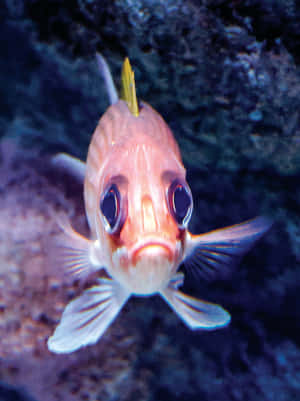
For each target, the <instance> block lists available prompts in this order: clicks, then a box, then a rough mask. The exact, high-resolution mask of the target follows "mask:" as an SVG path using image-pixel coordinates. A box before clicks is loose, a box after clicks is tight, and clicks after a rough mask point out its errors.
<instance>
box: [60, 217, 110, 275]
mask: <svg viewBox="0 0 300 401" xmlns="http://www.w3.org/2000/svg"><path fill="white" fill-rule="evenodd" d="M57 223H58V224H59V226H60V228H61V229H62V230H63V232H64V235H63V236H59V238H58V240H57V242H56V248H57V249H56V255H55V262H56V263H58V264H59V265H60V266H62V267H64V269H65V272H66V273H67V274H70V275H73V276H74V277H75V278H79V279H86V278H87V277H88V276H89V275H90V274H91V273H94V272H96V271H98V270H101V269H102V268H104V266H105V264H106V260H105V258H104V257H102V256H101V250H100V248H99V242H98V241H91V240H89V239H87V238H85V237H84V236H83V235H81V234H79V233H77V232H76V231H75V230H74V229H73V228H72V226H71V225H70V223H69V221H68V220H67V218H64V219H62V217H60V220H57Z"/></svg>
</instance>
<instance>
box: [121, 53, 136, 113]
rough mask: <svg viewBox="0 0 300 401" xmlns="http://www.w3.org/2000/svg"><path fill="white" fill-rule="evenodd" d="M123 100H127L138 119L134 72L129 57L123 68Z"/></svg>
mask: <svg viewBox="0 0 300 401" xmlns="http://www.w3.org/2000/svg"><path fill="white" fill-rule="evenodd" d="M121 79H122V99H123V100H125V102H126V103H127V106H128V108H129V110H130V111H131V113H132V114H133V115H134V116H135V117H138V115H139V106H138V102H137V98H136V92H135V81H134V72H133V70H132V68H131V65H130V62H129V59H128V57H126V58H125V60H124V63H123V68H122V76H121Z"/></svg>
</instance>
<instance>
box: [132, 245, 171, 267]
mask: <svg viewBox="0 0 300 401" xmlns="http://www.w3.org/2000/svg"><path fill="white" fill-rule="evenodd" d="M131 255H132V256H131V260H132V264H133V265H136V263H137V262H138V260H139V259H140V258H141V257H150V258H160V257H166V258H167V259H168V260H169V261H170V262H171V261H172V260H173V256H174V246H173V244H171V243H170V242H168V241H166V240H164V239H157V238H155V239H154V238H153V239H147V240H143V241H139V242H138V243H137V244H136V245H135V246H134V247H133V249H132V252H131Z"/></svg>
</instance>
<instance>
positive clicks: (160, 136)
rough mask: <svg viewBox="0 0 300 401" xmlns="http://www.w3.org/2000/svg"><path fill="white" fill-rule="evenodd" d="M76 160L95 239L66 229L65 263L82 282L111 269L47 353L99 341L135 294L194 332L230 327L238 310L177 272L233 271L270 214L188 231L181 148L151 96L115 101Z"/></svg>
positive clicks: (72, 309)
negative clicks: (155, 298) (156, 301)
mask: <svg viewBox="0 0 300 401" xmlns="http://www.w3.org/2000/svg"><path fill="white" fill-rule="evenodd" d="M100 61H101V62H102V63H104V67H106V64H105V62H104V60H103V59H101V60H100ZM112 91H113V89H112ZM113 95H114V93H113ZM112 97H113V96H112ZM63 158H64V159H63V160H64V162H66V164H68V163H69V161H70V160H71V159H72V160H73V161H72V160H71V162H70V163H75V164H76V163H77V162H76V161H74V159H73V158H71V157H68V156H63ZM77 164H78V170H81V172H82V171H84V173H82V175H83V174H84V175H85V178H84V200H85V209H86V215H87V219H88V223H89V227H90V230H91V238H90V239H86V238H84V237H82V236H80V235H79V234H77V233H76V232H75V231H74V230H73V229H71V227H65V232H66V234H67V238H68V240H67V242H66V248H67V249H68V252H69V259H68V260H67V261H66V267H67V268H68V269H69V271H71V272H72V273H73V274H75V275H77V276H78V277H79V278H82V279H85V278H86V277H88V276H89V275H90V274H91V273H92V272H95V271H99V272H101V271H103V270H105V272H106V275H107V276H109V278H107V277H105V278H104V277H102V278H99V279H98V281H97V284H96V285H95V286H93V287H92V288H90V289H88V290H86V291H84V292H83V294H82V295H81V296H80V297H78V298H77V299H75V300H73V301H71V302H70V303H69V305H67V307H66V309H65V311H64V313H63V316H62V319H61V322H60V323H59V325H58V326H57V328H56V330H55V332H54V334H53V336H52V337H50V338H49V340H48V347H49V349H50V350H51V351H53V352H57V353H67V352H72V351H75V350H76V349H78V348H80V347H82V346H85V345H88V344H93V343H95V342H96V341H98V339H99V338H100V337H101V335H102V334H103V333H104V331H105V330H106V328H107V327H108V326H109V325H110V324H111V322H112V321H113V320H114V318H115V317H116V315H117V314H118V313H119V311H120V310H121V308H122V306H123V305H124V303H125V302H126V301H127V300H128V298H129V297H130V296H131V295H142V296H144V295H152V294H159V295H161V296H162V297H163V298H164V299H165V300H166V302H167V303H168V304H169V305H170V306H171V308H172V309H173V310H174V311H175V312H176V313H177V314H178V316H179V317H180V318H181V319H182V320H183V321H184V323H185V324H186V325H187V326H188V327H190V328H191V329H199V328H202V329H214V328H218V327H223V326H225V325H227V324H228V323H229V321H230V315H229V313H228V312H227V311H225V310H224V309H223V308H222V307H221V306H219V305H215V304H212V303H208V302H204V301H201V300H198V299H195V298H192V297H190V296H188V295H186V294H184V293H182V292H181V291H179V290H178V287H179V286H180V285H182V283H183V280H184V275H183V273H179V272H178V269H179V267H180V264H181V263H182V262H183V261H184V263H185V266H186V268H187V270H188V269H197V270H198V271H199V273H200V275H201V274H202V275H203V276H205V275H206V274H213V273H214V272H216V271H218V270H219V269H222V268H223V269H227V268H228V266H230V265H232V264H233V263H234V262H235V261H236V260H238V259H239V258H240V256H241V255H243V254H244V253H245V252H246V251H247V250H249V249H250V247H251V246H252V244H253V243H254V242H255V241H256V240H257V239H258V238H260V237H261V236H262V235H263V234H264V233H265V232H266V231H267V230H268V229H269V227H270V222H269V220H268V219H266V218H264V217H258V218H256V219H253V220H250V221H248V222H245V223H243V224H239V225H235V226H232V227H228V228H225V229H221V230H216V231H212V232H209V233H207V234H201V235H192V234H190V233H189V231H188V229H187V226H188V223H189V220H190V217H191V214H192V209H193V200H192V194H191V191H190V188H189V186H188V184H187V182H186V172H185V168H184V166H183V163H182V160H181V155H180V151H179V148H178V145H177V143H176V141H175V139H174V137H173V134H172V132H171V130H170V128H169V127H168V125H167V124H166V123H165V121H164V120H163V119H162V117H161V116H160V115H159V114H158V113H157V112H156V111H155V110H154V109H153V108H152V107H151V106H149V105H148V104H147V103H144V102H142V103H140V105H139V110H138V115H134V114H133V112H132V111H131V109H130V107H129V106H128V102H126V101H124V100H117V99H115V101H114V102H113V104H112V105H111V106H110V107H109V108H108V110H107V111H106V112H105V114H104V115H103V116H102V118H101V119H100V121H99V123H98V126H97V128H96V130H95V132H94V134H93V137H92V140H91V143H90V146H89V150H88V156H87V161H86V166H85V167H84V166H83V164H82V162H79V161H78V163H77ZM79 175H81V173H80V174H79ZM100 275H101V273H100Z"/></svg>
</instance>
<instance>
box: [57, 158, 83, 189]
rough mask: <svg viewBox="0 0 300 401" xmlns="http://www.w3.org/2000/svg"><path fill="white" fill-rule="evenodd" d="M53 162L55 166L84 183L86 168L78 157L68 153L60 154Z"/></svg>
mask: <svg viewBox="0 0 300 401" xmlns="http://www.w3.org/2000/svg"><path fill="white" fill-rule="evenodd" d="M51 162H52V164H53V166H55V167H56V168H59V169H61V170H64V171H66V172H67V173H68V174H70V175H73V176H74V177H75V178H76V179H78V180H79V181H80V182H83V181H84V177H85V169H86V166H85V163H84V162H83V161H81V160H79V159H77V157H73V156H71V155H68V154H67V153H58V154H57V155H55V156H53V157H52V159H51Z"/></svg>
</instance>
